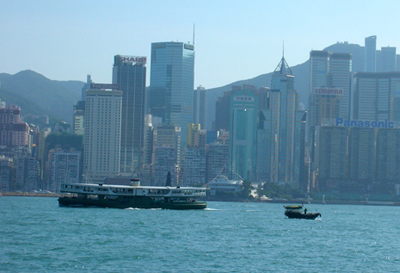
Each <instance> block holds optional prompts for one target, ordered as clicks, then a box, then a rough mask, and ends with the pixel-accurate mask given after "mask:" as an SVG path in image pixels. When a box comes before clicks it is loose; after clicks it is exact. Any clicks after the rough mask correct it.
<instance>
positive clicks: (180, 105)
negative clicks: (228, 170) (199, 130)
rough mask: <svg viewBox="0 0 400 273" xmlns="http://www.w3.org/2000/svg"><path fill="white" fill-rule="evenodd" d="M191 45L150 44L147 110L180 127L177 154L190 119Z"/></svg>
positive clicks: (182, 143) (167, 122) (191, 93)
mask: <svg viewBox="0 0 400 273" xmlns="http://www.w3.org/2000/svg"><path fill="white" fill-rule="evenodd" d="M193 89H194V46H193V45H190V44H185V43H180V42H162V43H152V44H151V74H150V92H149V111H150V114H152V115H153V116H157V117H161V118H162V119H163V123H165V124H167V125H173V126H176V127H180V128H181V133H182V135H181V136H182V138H181V151H183V148H185V147H186V143H187V141H186V135H187V124H189V123H192V120H193Z"/></svg>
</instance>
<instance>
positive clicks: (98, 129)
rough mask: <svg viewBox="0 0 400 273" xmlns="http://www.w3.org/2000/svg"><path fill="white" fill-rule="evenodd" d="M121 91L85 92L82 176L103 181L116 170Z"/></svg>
mask: <svg viewBox="0 0 400 273" xmlns="http://www.w3.org/2000/svg"><path fill="white" fill-rule="evenodd" d="M121 110H122V91H106V90H87V91H86V106H85V119H86V122H85V124H86V126H85V140H84V144H85V149H84V167H83V174H84V176H86V179H90V180H92V181H100V182H101V181H103V180H104V178H105V177H110V176H116V175H118V174H119V169H120V148H121Z"/></svg>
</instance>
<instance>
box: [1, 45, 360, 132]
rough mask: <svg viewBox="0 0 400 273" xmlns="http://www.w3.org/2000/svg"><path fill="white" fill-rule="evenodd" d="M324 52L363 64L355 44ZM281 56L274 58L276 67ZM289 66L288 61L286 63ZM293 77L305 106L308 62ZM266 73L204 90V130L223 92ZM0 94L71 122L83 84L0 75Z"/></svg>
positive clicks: (258, 82) (262, 80) (266, 80)
mask: <svg viewBox="0 0 400 273" xmlns="http://www.w3.org/2000/svg"><path fill="white" fill-rule="evenodd" d="M324 50H328V51H331V52H338V53H339V52H342V53H351V54H352V57H353V58H352V59H353V72H357V71H362V69H363V60H364V47H361V46H360V45H357V44H349V43H336V44H334V45H331V46H329V47H326V48H325V49H324ZM280 58H281V56H277V59H276V63H277V64H278V63H279V60H280ZM287 62H288V63H289V66H290V58H289V59H287ZM291 69H292V72H293V75H294V76H295V81H294V82H295V88H296V90H297V91H298V92H299V93H300V100H301V102H302V103H303V104H304V105H305V107H307V104H308V60H306V61H305V62H304V63H302V64H298V65H293V66H291ZM271 75H272V72H270V73H265V74H262V75H259V76H257V77H254V78H251V79H247V80H239V81H236V82H233V83H230V84H227V85H225V86H221V87H217V88H211V89H208V90H207V102H208V103H207V105H208V109H207V111H208V123H207V124H208V126H207V127H208V128H207V129H211V124H212V121H213V120H214V119H215V102H216V101H217V99H218V98H219V97H220V96H222V95H223V93H224V92H226V91H230V90H231V86H233V85H243V84H251V85H254V86H256V87H262V86H266V87H269V86H270V85H271ZM0 81H1V91H0V98H1V99H2V100H4V101H6V102H8V103H12V104H16V105H18V106H20V107H21V108H22V111H23V114H28V113H29V114H33V115H43V114H46V115H49V116H52V117H54V118H59V119H60V120H65V121H67V122H72V111H73V105H74V104H76V102H77V101H79V100H80V99H81V89H82V87H83V85H84V84H85V83H84V82H82V81H54V80H50V79H48V78H46V77H45V76H43V75H41V74H39V73H37V72H34V71H31V70H24V71H21V72H19V73H17V74H15V75H10V74H6V73H0Z"/></svg>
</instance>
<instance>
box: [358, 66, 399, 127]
mask: <svg viewBox="0 0 400 273" xmlns="http://www.w3.org/2000/svg"><path fill="white" fill-rule="evenodd" d="M399 97H400V72H386V73H378V72H377V73H368V72H357V73H355V74H354V98H353V119H355V120H368V121H394V119H395V117H396V116H397V115H395V113H396V105H397V104H396V102H397V101H398V99H397V98H399Z"/></svg>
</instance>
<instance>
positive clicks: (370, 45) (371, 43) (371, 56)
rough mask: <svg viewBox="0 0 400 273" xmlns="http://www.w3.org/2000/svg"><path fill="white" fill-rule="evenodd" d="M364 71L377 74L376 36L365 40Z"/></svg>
mask: <svg viewBox="0 0 400 273" xmlns="http://www.w3.org/2000/svg"><path fill="white" fill-rule="evenodd" d="M364 71H365V72H376V36H375V35H374V36H370V37H367V38H365V48H364Z"/></svg>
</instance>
